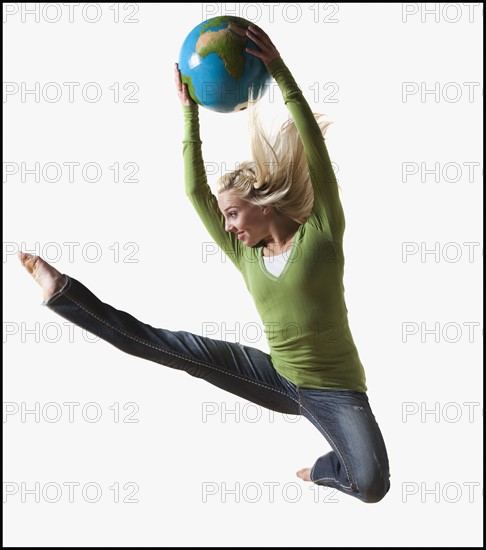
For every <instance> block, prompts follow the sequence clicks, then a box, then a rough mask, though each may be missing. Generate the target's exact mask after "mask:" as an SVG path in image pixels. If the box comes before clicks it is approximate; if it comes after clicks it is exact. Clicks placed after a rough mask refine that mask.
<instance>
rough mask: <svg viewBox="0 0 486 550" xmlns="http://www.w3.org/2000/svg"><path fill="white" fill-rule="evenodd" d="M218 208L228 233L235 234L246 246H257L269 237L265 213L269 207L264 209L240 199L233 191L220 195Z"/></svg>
mask: <svg viewBox="0 0 486 550" xmlns="http://www.w3.org/2000/svg"><path fill="white" fill-rule="evenodd" d="M218 206H219V209H220V210H221V212H222V214H223V216H224V219H225V226H224V228H225V229H226V231H228V233H235V235H236V236H237V238H238V239H239V240H240V241H241V242H242V243H243V244H245V245H246V246H255V245H257V244H258V243H259V242H260V241H261V240H262V239H263V238H264V237H266V236H267V232H268V231H267V230H268V218H267V216H265V214H264V211H266V210H268V207H263V209H262V207H261V206H256V205H254V204H252V203H251V202H248V201H245V200H242V199H240V198H238V197H237V196H236V195H234V194H233V193H232V192H231V191H223V192H222V193H219V195H218Z"/></svg>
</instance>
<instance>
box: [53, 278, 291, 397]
mask: <svg viewBox="0 0 486 550" xmlns="http://www.w3.org/2000/svg"><path fill="white" fill-rule="evenodd" d="M66 286H67V285H66ZM66 290H67V289H66ZM59 295H60V294H59ZM64 296H66V298H68V299H69V300H71V302H73V303H74V304H76V305H77V306H78V307H79V308H81V309H82V310H83V311H85V312H86V313H88V314H89V315H91V316H92V317H94V318H95V319H97V320H98V321H100V322H101V323H104V324H105V325H106V326H108V327H109V328H111V329H113V330H115V331H117V332H119V333H120V334H122V335H123V336H126V337H128V338H131V339H132V340H135V341H136V342H138V343H140V344H143V345H144V346H147V347H149V348H152V349H155V350H157V351H161V352H164V353H167V354H169V355H172V356H173V357H177V358H179V359H183V360H185V361H189V362H191V363H195V364H197V365H201V366H203V367H209V368H211V369H213V370H216V371H218V372H220V373H222V374H227V375H229V376H233V377H235V378H239V379H240V380H243V381H245V382H251V383H252V384H255V385H256V386H260V387H262V388H265V389H269V390H272V391H274V392H277V393H280V394H282V395H284V396H285V397H289V398H290V399H292V400H293V401H295V402H298V401H297V400H296V399H295V398H294V397H292V396H291V395H289V394H287V393H285V392H283V391H282V390H279V389H276V388H273V387H272V386H266V385H264V384H261V383H260V382H257V381H256V380H252V379H251V378H244V377H243V376H240V375H238V374H234V373H232V372H228V371H226V370H223V369H221V368H220V367H218V366H217V365H214V364H212V363H205V362H203V361H199V360H198V359H194V358H193V357H190V356H189V355H184V354H182V353H176V352H174V351H172V350H168V349H166V348H163V347H160V346H155V345H153V344H151V343H150V342H146V341H145V340H142V339H141V338H139V337H138V336H135V335H134V334H131V333H129V332H127V331H124V330H122V329H120V328H118V327H116V326H113V325H111V324H110V323H108V322H107V321H105V320H104V319H102V318H101V317H99V316H98V315H96V314H95V313H93V312H92V311H89V310H88V309H87V308H86V307H84V306H83V305H82V304H80V303H79V302H77V301H76V299H74V298H73V297H72V296H71V295H70V294H69V293H68V292H66V291H64ZM56 298H57V296H56Z"/></svg>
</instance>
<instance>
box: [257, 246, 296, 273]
mask: <svg viewBox="0 0 486 550" xmlns="http://www.w3.org/2000/svg"><path fill="white" fill-rule="evenodd" d="M289 256H290V250H287V252H284V253H283V254H279V255H278V256H263V262H264V264H265V267H266V269H267V271H269V272H270V273H271V274H272V275H275V277H279V276H280V274H281V273H282V271H283V270H284V267H285V264H286V263H287V260H288V259H289Z"/></svg>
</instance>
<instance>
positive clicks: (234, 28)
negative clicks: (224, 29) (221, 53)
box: [228, 23, 246, 38]
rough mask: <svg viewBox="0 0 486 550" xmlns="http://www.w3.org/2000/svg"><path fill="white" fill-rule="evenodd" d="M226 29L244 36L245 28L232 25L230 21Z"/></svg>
mask: <svg viewBox="0 0 486 550" xmlns="http://www.w3.org/2000/svg"><path fill="white" fill-rule="evenodd" d="M228 30H229V31H231V32H233V33H235V34H237V35H238V36H241V37H242V38H244V36H245V34H246V30H245V29H243V28H241V27H238V26H237V25H233V23H230V24H229V25H228Z"/></svg>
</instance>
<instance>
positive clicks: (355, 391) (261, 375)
mask: <svg viewBox="0 0 486 550" xmlns="http://www.w3.org/2000/svg"><path fill="white" fill-rule="evenodd" d="M246 33H247V35H248V37H249V38H250V39H251V40H252V41H253V42H254V43H255V44H256V45H257V46H258V48H259V51H256V50H250V49H247V51H248V52H249V53H251V54H253V55H255V56H256V57H259V58H260V59H261V60H262V62H263V63H264V64H265V66H266V67H267V69H268V71H269V72H270V73H271V74H272V76H273V77H274V78H275V80H276V81H277V83H278V85H279V87H280V89H281V91H282V94H283V98H284V101H285V103H286V105H287V107H288V109H289V111H290V113H291V115H292V118H293V121H290V122H289V123H288V124H286V125H284V127H283V128H282V131H281V133H280V135H279V136H278V138H277V141H276V143H275V144H274V145H273V147H272V146H270V144H269V142H268V141H267V140H266V139H265V137H264V135H263V134H262V132H261V130H260V128H259V127H258V124H257V122H256V118H255V116H254V111H253V107H252V106H250V114H251V120H252V122H253V126H252V136H253V137H252V153H253V162H252V163H244V164H242V165H241V166H240V168H239V169H237V170H235V171H234V172H232V173H231V174H227V175H225V176H223V177H222V178H220V180H219V181H218V197H217V198H216V197H215V196H214V195H213V194H212V193H211V190H210V188H209V186H208V184H207V181H206V174H205V170H204V163H203V159H202V154H201V140H200V137H199V122H198V106H197V104H195V103H194V102H193V101H192V99H191V98H190V96H189V94H188V90H187V86H186V85H182V82H181V76H180V73H179V71H178V69H177V67H175V81H176V88H177V92H178V95H179V98H180V101H181V104H182V108H183V113H184V119H185V135H184V141H183V155H184V168H185V185H186V193H187V195H188V197H189V199H190V201H191V202H192V204H193V206H194V208H195V209H196V211H197V213H198V214H199V216H200V217H201V220H202V221H203V223H204V224H205V226H206V228H207V230H208V231H209V233H210V234H211V236H212V237H213V238H214V240H215V241H216V242H217V243H218V244H219V246H220V247H221V248H222V249H223V250H224V251H225V252H226V254H227V255H228V256H229V257H230V259H231V260H232V262H233V263H234V265H235V266H236V268H237V269H238V270H239V271H240V272H241V274H242V276H243V278H244V280H245V282H246V285H247V288H248V290H249V292H250V293H251V294H252V296H253V299H254V300H255V305H256V307H257V309H258V312H259V314H260V315H261V318H262V321H263V324H264V326H265V332H266V336H267V340H268V344H269V347H270V351H271V353H270V354H266V353H264V352H262V351H260V350H258V349H256V348H252V347H248V346H243V345H241V344H239V343H231V342H225V341H221V340H214V339H210V338H205V337H202V336H199V335H196V334H192V333H189V332H185V331H169V330H165V329H156V328H153V327H151V326H150V325H147V324H144V323H142V322H140V321H138V320H137V319H135V318H134V317H132V316H131V315H129V314H128V313H125V312H123V311H119V310H116V309H114V308H113V307H111V306H110V305H108V304H105V303H103V302H101V301H100V300H99V299H98V298H97V297H96V296H94V295H93V294H92V293H91V292H90V291H89V290H88V289H87V288H86V287H85V286H83V285H82V284H81V283H80V282H78V281H76V280H75V279H73V278H71V277H69V276H67V275H62V274H61V273H59V272H58V271H57V270H56V269H55V268H53V267H52V266H50V265H49V264H47V263H46V262H45V261H44V260H42V259H41V258H39V257H38V256H32V255H29V254H24V253H19V257H20V260H21V262H22V263H23V265H24V266H25V267H26V268H27V270H28V271H29V272H30V273H31V274H32V275H33V276H34V278H35V279H36V280H37V282H38V283H39V284H40V285H41V286H42V288H43V292H44V302H43V304H44V305H46V306H47V307H49V308H50V309H52V310H53V311H55V312H56V313H58V314H59V315H61V316H63V317H65V318H66V319H68V320H70V321H71V322H73V323H75V324H77V325H79V326H81V327H82V328H84V329H86V330H89V331H91V332H93V333H95V334H96V335H98V336H100V337H101V338H103V339H104V340H106V341H107V342H109V343H111V344H113V345H114V346H116V347H117V348H119V349H121V350H122V351H125V352H126V353H129V354H132V355H135V356H137V357H141V358H144V359H148V360H151V361H155V362H157V363H161V364H163V365H166V366H169V367H172V368H176V369H180V370H183V371H185V372H187V373H189V374H190V375H192V376H195V377H198V378H203V379H204V380H206V381H208V382H210V383H212V384H214V385H216V386H218V387H220V388H223V389H224V390H226V391H230V392H231V393H234V394H236V395H238V396H240V397H242V398H244V399H247V400H249V401H252V402H254V403H256V404H258V405H261V406H263V407H266V408H268V409H271V410H274V411H277V412H281V413H288V414H300V415H303V416H305V417H306V418H307V419H308V420H310V421H311V422H312V423H313V424H314V425H315V426H316V427H317V429H318V430H319V431H320V432H321V433H322V434H323V435H324V437H325V438H326V440H327V441H328V442H329V444H330V445H331V447H332V451H330V452H328V453H326V454H324V455H323V456H321V457H319V458H318V459H317V461H316V462H315V464H314V465H313V466H312V468H303V469H301V470H299V471H298V472H297V475H298V476H299V477H300V478H301V479H303V480H305V481H313V482H314V483H316V484H318V485H324V486H327V487H333V488H335V489H338V490H339V491H342V492H344V493H346V494H349V495H351V496H354V497H356V498H358V499H360V500H362V501H363V502H378V501H379V500H381V499H382V498H383V497H384V496H385V494H386V493H387V492H388V490H389V487H390V483H389V467H388V458H387V453H386V448H385V444H384V442H383V438H382V436H381V433H380V429H379V427H378V424H377V423H376V421H375V418H374V416H373V413H372V411H371V408H370V405H369V402H368V398H367V395H366V390H367V388H366V382H365V375H364V370H363V366H362V364H361V362H360V359H359V356H358V352H357V350H356V347H355V345H354V342H353V338H352V336H351V332H350V329H349V325H348V320H347V308H346V304H345V300H344V287H343V269H344V256H343V249H342V238H343V233H344V215H343V211H342V207H341V203H340V200H339V194H338V186H337V182H336V178H335V176H334V172H333V168H332V166H331V163H330V160H329V157H328V154H327V149H326V146H325V143H324V139H323V135H322V131H321V128H320V126H319V124H318V122H317V121H316V118H315V117H314V115H313V114H312V112H311V110H310V108H309V105H308V104H307V102H306V101H305V99H304V97H303V95H302V93H301V91H300V90H299V88H298V86H297V85H296V83H295V81H294V79H293V77H292V75H291V74H290V72H289V70H288V69H287V67H286V66H285V64H284V62H283V60H282V59H281V57H280V54H279V53H278V51H277V49H276V48H275V46H274V45H273V43H272V42H271V40H270V38H269V37H268V36H267V35H266V34H265V33H264V32H263V31H262V30H261V29H260V28H258V27H255V26H250V27H249V28H248V29H247V31H246ZM252 113H253V114H252ZM323 128H324V126H323ZM299 136H300V137H299ZM286 253H287V254H286Z"/></svg>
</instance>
